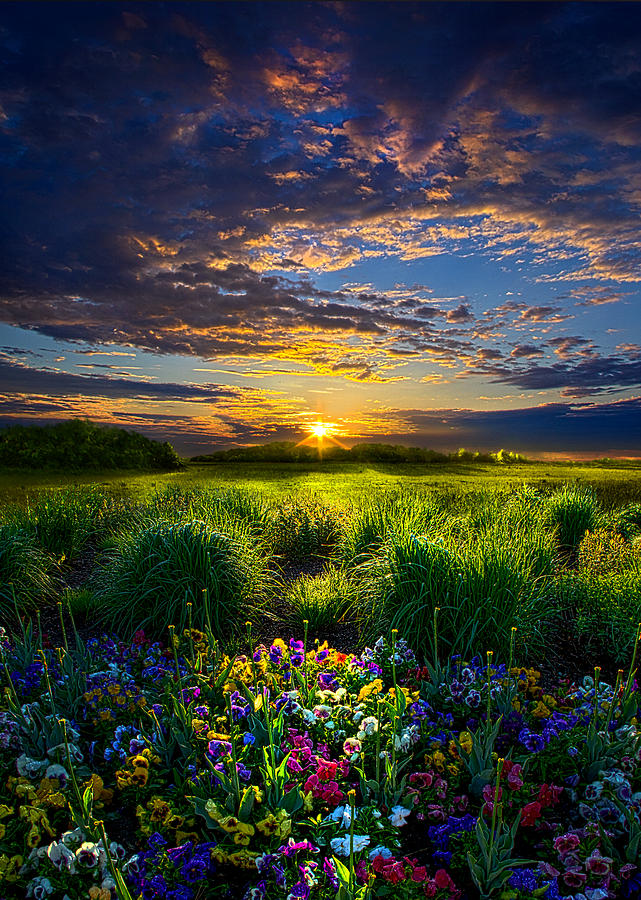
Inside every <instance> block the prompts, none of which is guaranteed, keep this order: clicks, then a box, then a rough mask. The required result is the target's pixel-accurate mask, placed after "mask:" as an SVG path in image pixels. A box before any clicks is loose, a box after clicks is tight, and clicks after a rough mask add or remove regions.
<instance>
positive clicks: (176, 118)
mask: <svg viewBox="0 0 641 900" xmlns="http://www.w3.org/2000/svg"><path fill="white" fill-rule="evenodd" d="M0 69H1V72H0V157H1V165H0V179H1V183H0V208H1V212H0V244H1V246H0V425H10V424H47V423H48V422H56V421H60V420H63V419H68V418H74V417H88V418H90V419H92V420H93V421H96V422H101V423H104V424H108V425H117V426H119V427H124V428H128V429H135V430H138V431H141V432H143V433H144V434H146V435H148V436H149V437H153V438H155V439H159V440H169V441H171V442H172V444H173V445H174V446H175V447H176V449H177V450H178V451H179V452H180V453H183V454H186V455H191V454H197V453H206V452H208V451H211V450H215V449H219V448H224V447H229V446H235V445H238V444H241V445H245V444H252V443H263V442H266V441H271V440H299V439H301V438H302V437H304V436H305V427H306V426H308V425H309V424H310V423H313V422H318V421H320V422H325V423H331V424H333V426H334V427H335V429H336V435H337V436H340V439H341V440H342V441H343V442H345V443H347V444H350V443H353V442H356V441H363V440H366V441H386V442H392V443H405V444H412V445H418V446H424V447H433V448H435V449H456V448H458V447H463V446H465V447H470V448H478V449H498V448H500V447H505V448H507V449H511V450H516V451H519V452H522V453H531V454H532V455H537V454H538V455H545V454H560V455H569V456H580V455H587V456H604V455H610V456H616V455H624V456H625V455H631V456H634V455H638V456H641V304H640V301H641V228H640V225H641V221H640V211H641V3H635V2H632V3H591V2H590V3H547V2H546V3H519V2H512V3H484V2H475V3H464V2H461V3H409V2H408V3H391V2H390V3H388V2H374V3H371V2H293V3H292V2H251V3H243V2H203V3H190V2H184V3H171V2H168V3H164V2H154V3H120V2H109V3H100V2H92V3H59V2H47V3H31V2H21V3H6V2H5V3H0Z"/></svg>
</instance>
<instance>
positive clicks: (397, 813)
mask: <svg viewBox="0 0 641 900" xmlns="http://www.w3.org/2000/svg"><path fill="white" fill-rule="evenodd" d="M410 812H411V810H410V809H405V807H404V806H393V807H392V814H391V816H388V817H387V818H388V819H389V820H390V822H391V823H392V825H395V826H396V828H401V827H402V826H403V825H405V824H407V817H408V816H409V814H410Z"/></svg>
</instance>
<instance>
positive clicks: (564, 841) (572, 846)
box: [554, 834, 581, 857]
mask: <svg viewBox="0 0 641 900" xmlns="http://www.w3.org/2000/svg"><path fill="white" fill-rule="evenodd" d="M580 843H581V841H580V840H579V837H578V835H576V834H562V835H561V836H560V837H558V838H556V839H555V841H554V849H555V850H556V852H557V853H558V854H559V856H561V857H564V856H565V855H566V853H570V852H571V851H572V850H576V848H577V847H578V846H579V844H580Z"/></svg>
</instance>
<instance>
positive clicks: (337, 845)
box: [329, 834, 370, 856]
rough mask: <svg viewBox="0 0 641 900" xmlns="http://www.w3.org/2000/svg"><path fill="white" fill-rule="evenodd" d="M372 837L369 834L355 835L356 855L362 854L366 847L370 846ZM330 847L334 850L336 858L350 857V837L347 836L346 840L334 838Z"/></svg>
mask: <svg viewBox="0 0 641 900" xmlns="http://www.w3.org/2000/svg"><path fill="white" fill-rule="evenodd" d="M369 842H370V837H369V835H368V834H355V835H354V845H353V846H354V853H360V852H361V850H364V849H365V847H367V846H369ZM329 843H330V847H331V848H332V853H334V854H335V855H336V856H349V846H350V836H349V835H346V836H345V837H344V838H338V837H337V838H332V840H331V841H330V842H329Z"/></svg>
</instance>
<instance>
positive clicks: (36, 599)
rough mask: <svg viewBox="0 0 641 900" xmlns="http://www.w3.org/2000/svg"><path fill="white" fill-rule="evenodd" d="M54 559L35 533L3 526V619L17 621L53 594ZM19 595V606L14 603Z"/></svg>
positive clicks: (0, 544)
mask: <svg viewBox="0 0 641 900" xmlns="http://www.w3.org/2000/svg"><path fill="white" fill-rule="evenodd" d="M50 566H51V558H50V557H49V556H47V554H46V553H44V552H43V551H42V549H41V548H40V547H38V546H37V544H36V542H35V540H34V538H33V535H30V534H29V533H28V532H26V531H24V530H23V529H21V528H16V527H15V526H14V525H2V526H0V619H1V620H2V622H3V623H5V624H6V623H9V622H11V623H15V620H16V606H17V611H18V614H20V615H22V614H23V613H29V612H33V611H34V610H35V609H37V607H38V605H39V604H40V603H41V602H42V601H43V600H45V599H48V598H49V597H50V596H51V594H52V589H53V582H52V579H51V576H50V575H49V567H50ZM14 594H15V604H16V605H15V606H14Z"/></svg>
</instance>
